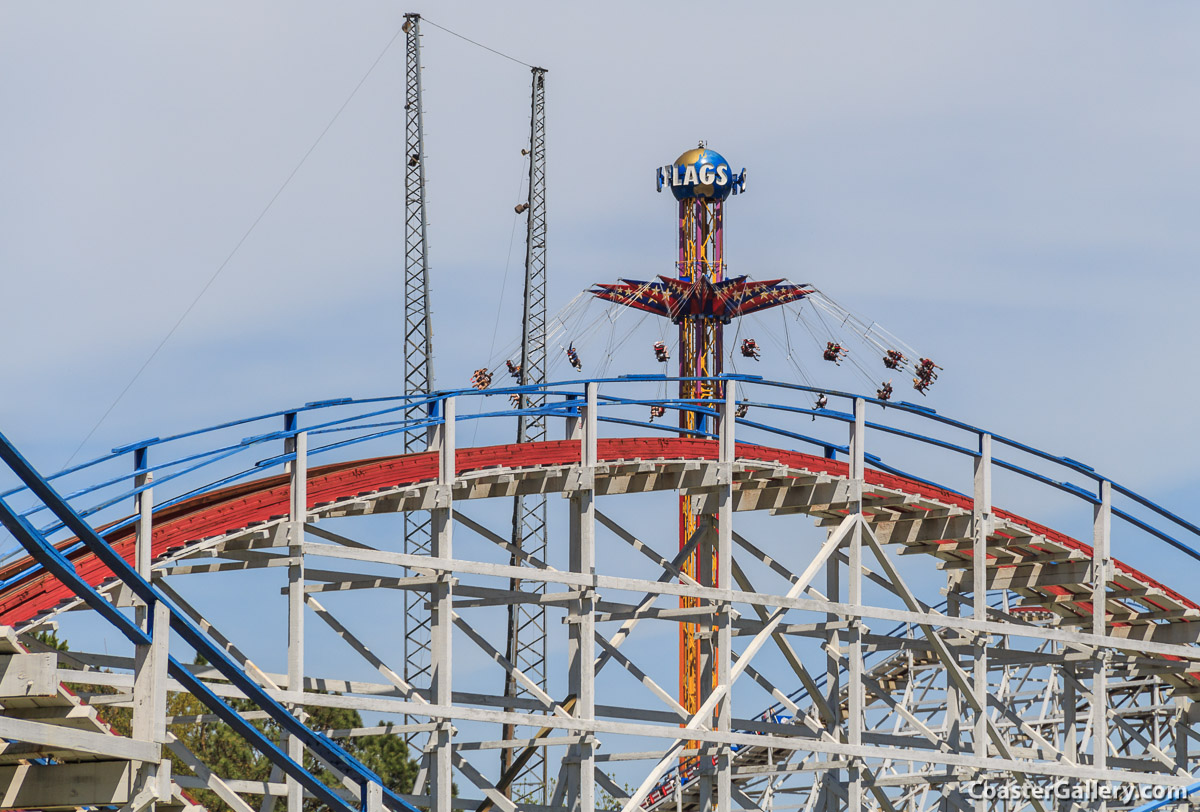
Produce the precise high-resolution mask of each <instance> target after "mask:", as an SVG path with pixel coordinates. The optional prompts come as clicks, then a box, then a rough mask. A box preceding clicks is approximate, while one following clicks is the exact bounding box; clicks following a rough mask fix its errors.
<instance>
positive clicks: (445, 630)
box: [429, 398, 456, 812]
mask: <svg viewBox="0 0 1200 812" xmlns="http://www.w3.org/2000/svg"><path fill="white" fill-rule="evenodd" d="M454 421H455V408H454V398H446V399H445V400H444V401H442V424H441V425H440V426H439V427H438V428H437V430H436V431H435V432H434V436H433V445H434V447H435V449H436V450H437V453H438V484H437V498H436V500H435V506H434V508H433V510H431V511H430V520H431V523H432V529H433V536H432V542H433V557H434V558H443V559H445V558H452V557H453V546H452V544H451V542H452V530H453V527H454V519H453V513H454V502H453V500H452V496H453V488H454V478H455V472H456V468H455V453H454V452H455V439H454ZM453 584H454V581H453V578H452V573H450V572H444V571H443V572H439V573H438V582H437V584H435V585H434V586H433V587H432V588H431V590H430V596H429V599H430V604H431V606H432V611H431V613H430V641H431V644H432V645H431V651H430V663H431V671H430V686H429V701H430V702H431V703H432V704H434V705H442V706H449V705H451V704H453V699H452V695H451V691H452V689H453V680H452V675H453V671H452V669H451V664H452V660H451V632H452V630H453V628H454V586H453ZM452 732H453V727H452V725H451V721H450V720H449V719H439V720H437V731H436V733H435V735H434V736H433V770H432V773H433V775H432V778H433V780H432V782H431V783H432V787H431V790H432V794H433V805H432V806H431V807H430V812H450V810H451V801H452V800H453V792H454V791H453V782H452V775H451V764H452V756H453V754H452V752H451V750H450V748H451V747H452V745H451V743H450V736H451V733H452Z"/></svg>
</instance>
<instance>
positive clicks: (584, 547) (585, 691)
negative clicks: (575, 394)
mask: <svg viewBox="0 0 1200 812" xmlns="http://www.w3.org/2000/svg"><path fill="white" fill-rule="evenodd" d="M586 387H587V388H586V398H587V399H586V401H585V403H586V405H585V406H584V407H583V408H582V410H581V412H582V413H581V414H580V416H579V417H578V418H573V420H574V421H575V422H573V423H572V424H570V425H569V426H568V434H569V435H572V436H571V437H570V439H576V438H577V439H578V440H579V441H580V442H579V445H580V455H579V459H580V465H579V473H580V482H579V485H578V488H577V489H576V490H575V491H574V492H573V493H572V494H571V496H570V503H571V539H570V542H571V549H570V559H571V560H570V564H571V571H572V572H577V573H580V574H582V575H585V576H591V577H593V578H594V577H595V575H596V504H595V500H596V492H595V471H596V446H597V443H596V431H597V427H598V423H597V416H596V408H597V398H596V390H597V385H596V384H595V383H588V384H586ZM578 596H579V599H578V601H577V602H576V603H575V604H573V605H572V606H571V608H570V609H569V614H570V617H569V626H568V630H569V639H568V645H567V657H568V667H569V669H570V671H569V674H568V690H569V692H570V694H571V695H572V696H574V697H575V718H577V719H579V720H581V721H588V722H590V721H592V720H594V719H595V718H596V672H595V659H596V590H595V587H594V586H589V587H585V588H583V589H580V590H578ZM577 732H578V733H579V734H580V735H583V736H585V737H586V740H585V741H584V742H583V743H581V744H577V745H573V746H572V747H571V749H570V755H569V757H568V759H569V762H570V763H569V766H568V767H567V809H568V810H569V812H595V809H596V753H595V742H594V741H593V738H594V736H593V734H592V733H590V732H588V731H586V730H580V731H577Z"/></svg>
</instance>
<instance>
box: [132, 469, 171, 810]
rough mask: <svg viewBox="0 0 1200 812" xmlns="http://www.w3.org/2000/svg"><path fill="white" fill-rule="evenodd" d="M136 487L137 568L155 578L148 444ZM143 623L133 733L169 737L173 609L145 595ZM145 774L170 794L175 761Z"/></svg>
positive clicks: (140, 609)
mask: <svg viewBox="0 0 1200 812" xmlns="http://www.w3.org/2000/svg"><path fill="white" fill-rule="evenodd" d="M133 459H134V469H135V470H136V471H137V474H136V475H135V476H134V480H133V482H134V487H135V488H145V490H142V491H141V492H139V493H138V494H137V495H136V496H135V497H134V506H135V508H136V510H137V517H138V518H137V524H136V525H135V527H134V545H135V546H134V568H135V569H136V570H137V572H138V574H139V575H141V576H142V577H143V578H145V579H146V580H147V581H149V580H150V577H151V574H150V564H151V561H152V559H153V553H152V538H153V531H154V491H153V489H152V488H150V487H149V485H150V483H151V482H152V481H153V479H154V474H153V473H151V472H150V471H149V464H148V456H147V450H146V449H145V448H139V449H137V450H135V451H134V452H133ZM134 613H135V616H136V618H137V622H138V625H139V626H141V627H142V628H143V629H144V630H146V631H147V632H149V633H150V639H151V642H150V645H148V646H137V647H136V648H135V651H134V672H133V673H134V676H133V720H132V721H133V731H132V732H133V738H135V739H139V740H141V741H152V742H158V743H159V744H165V743H166V741H167V656H168V651H169V646H170V635H171V625H170V613H169V611H168V609H167V607H166V605H165V604H162V603H155V604H154V605H153V606H152V607H148V606H146V605H144V604H142V603H141V602H140V601H139V602H138V605H137V606H136V608H135V610H134ZM141 780H142V782H143V786H144V787H145V788H146V789H149V790H151V792H152V794H153V795H154V796H155V797H156V798H158V799H159V800H164V801H165V800H167V799H168V798H169V797H170V796H171V762H170V761H169V760H167V759H165V758H164V759H162V760H161V761H159V762H158V763H157V764H147V765H145V766H143V767H142V771H141Z"/></svg>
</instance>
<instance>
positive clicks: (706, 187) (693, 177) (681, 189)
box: [671, 147, 733, 200]
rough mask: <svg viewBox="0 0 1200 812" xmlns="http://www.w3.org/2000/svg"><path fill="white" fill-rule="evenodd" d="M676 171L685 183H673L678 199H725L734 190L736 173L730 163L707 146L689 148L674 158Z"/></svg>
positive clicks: (674, 192) (672, 192)
mask: <svg viewBox="0 0 1200 812" xmlns="http://www.w3.org/2000/svg"><path fill="white" fill-rule="evenodd" d="M675 172H676V173H677V177H678V178H679V179H680V180H682V181H683V182H682V183H672V184H671V194H673V195H675V199H676V200H687V199H689V198H695V197H699V198H703V199H705V200H724V199H725V198H727V197H729V194H730V192H732V191H733V170H732V169H730V168H729V161H727V160H725V158H724V157H723V156H722V155H721V153H719V152H717V151H716V150H711V149H708V148H707V147H697V148H696V149H689V150H688V151H687V152H685V153H683V154H682V155H680V156H679V157H678V158H676V159H675Z"/></svg>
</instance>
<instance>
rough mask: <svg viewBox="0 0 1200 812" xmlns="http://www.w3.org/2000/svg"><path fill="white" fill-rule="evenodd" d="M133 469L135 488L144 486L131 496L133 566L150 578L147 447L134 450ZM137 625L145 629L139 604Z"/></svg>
mask: <svg viewBox="0 0 1200 812" xmlns="http://www.w3.org/2000/svg"><path fill="white" fill-rule="evenodd" d="M133 459H134V469H135V470H136V471H137V472H138V473H137V474H136V475H135V476H134V478H133V485H134V487H135V488H145V490H142V491H139V492H138V493H137V495H136V496H134V498H133V504H134V512H135V513H136V514H137V517H138V518H137V524H135V525H134V531H133V537H134V561H133V566H134V568H135V569H136V570H137V573H138V575H140V576H142V577H143V578H145V579H146V580H147V581H149V580H150V578H151V574H150V563H151V561H152V560H153V558H154V553H153V545H152V536H153V528H154V489H153V488H151V487H149V485H150V483H151V482H153V481H154V474H153V472H151V471H149V470H147V468H148V467H149V461H148V458H147V449H145V448H139V449H137V450H136V451H134V457H133ZM135 616H136V618H137V622H138V625H139V626H141V627H142V629H143V630H146V629H147V628H148V627H147V626H146V622H147V613H146V607H145V606H142V605H140V602H139V605H138V607H137V609H136V610H135Z"/></svg>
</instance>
